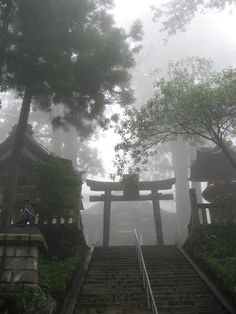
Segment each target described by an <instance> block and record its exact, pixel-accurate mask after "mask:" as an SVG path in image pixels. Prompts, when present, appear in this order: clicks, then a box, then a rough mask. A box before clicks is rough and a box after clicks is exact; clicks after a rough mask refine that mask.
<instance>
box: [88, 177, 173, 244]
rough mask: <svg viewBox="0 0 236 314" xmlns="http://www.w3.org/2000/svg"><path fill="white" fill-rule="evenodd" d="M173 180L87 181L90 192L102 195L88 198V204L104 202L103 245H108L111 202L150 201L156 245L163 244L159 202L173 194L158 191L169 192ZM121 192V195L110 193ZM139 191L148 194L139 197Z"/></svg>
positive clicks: (133, 178) (125, 178) (135, 178)
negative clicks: (99, 192) (101, 192)
mask: <svg viewBox="0 0 236 314" xmlns="http://www.w3.org/2000/svg"><path fill="white" fill-rule="evenodd" d="M173 184H175V178H172V179H168V180H162V181H139V180H138V176H136V175H135V176H125V177H123V180H122V181H121V182H100V181H93V180H87V185H88V186H89V187H90V189H91V191H103V192H104V194H102V195H94V196H90V202H101V201H102V202H104V214H103V245H104V246H108V245H109V238H110V216H111V202H113V201H152V203H153V216H154V223H155V230H156V239H157V243H158V244H163V233H162V223H161V213H160V203H159V201H160V200H172V199H173V194H161V193H159V191H160V190H170V189H171V188H172V186H173ZM113 191H114V192H116V193H117V192H122V195H117V194H112V192H113ZM140 191H150V192H151V193H150V194H146V195H140V193H139V192H140Z"/></svg>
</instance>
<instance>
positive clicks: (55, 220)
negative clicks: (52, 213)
mask: <svg viewBox="0 0 236 314" xmlns="http://www.w3.org/2000/svg"><path fill="white" fill-rule="evenodd" d="M0 215H1V210H0ZM78 222H79V217H76V215H74V216H70V217H61V216H58V217H50V218H44V217H41V216H40V215H37V216H36V217H35V219H34V220H33V222H32V223H30V224H29V225H71V224H78ZM15 223H16V219H12V221H11V225H14V224H15Z"/></svg>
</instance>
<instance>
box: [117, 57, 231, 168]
mask: <svg viewBox="0 0 236 314" xmlns="http://www.w3.org/2000/svg"><path fill="white" fill-rule="evenodd" d="M235 82H236V70H235V69H232V68H229V69H226V70H223V71H221V72H219V73H217V72H214V71H213V70H212V67H211V63H210V62H209V61H207V60H205V59H200V58H188V59H187V60H182V61H179V62H177V63H176V64H170V65H169V77H168V78H167V79H166V78H160V80H158V81H157V82H156V92H155V94H154V96H153V98H152V99H151V100H150V101H149V102H148V103H147V104H146V105H145V106H143V107H142V108H141V109H139V110H138V109H129V110H127V111H126V118H125V119H124V120H123V122H122V123H121V126H120V127H119V128H118V133H119V134H120V135H121V136H122V139H123V140H122V143H120V144H119V145H118V146H117V150H118V151H119V150H121V151H122V152H123V153H124V155H123V157H122V156H120V160H119V159H118V163H120V166H121V167H123V166H124V164H125V162H126V161H127V159H126V157H127V156H130V157H131V159H133V160H134V161H135V162H139V161H140V160H141V159H143V158H145V157H147V156H148V155H149V153H150V151H151V149H152V148H153V147H154V146H155V145H156V144H158V143H163V142H166V141H167V140H172V139H175V138H176V137H178V136H182V137H183V138H185V139H188V140H195V141H202V140H207V141H211V142H213V143H214V144H215V145H217V146H218V147H219V148H220V149H221V150H222V152H223V153H224V154H225V156H226V158H227V159H228V161H229V163H230V164H231V166H232V170H233V171H236V162H235V160H234V159H233V158H232V156H231V154H230V150H229V149H228V145H230V140H231V136H232V135H233V133H234V131H235V123H236V106H235V103H236V84H235ZM118 158H119V156H118ZM122 162H123V164H122Z"/></svg>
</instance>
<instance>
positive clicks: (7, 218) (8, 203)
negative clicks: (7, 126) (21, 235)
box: [1, 87, 32, 227]
mask: <svg viewBox="0 0 236 314" xmlns="http://www.w3.org/2000/svg"><path fill="white" fill-rule="evenodd" d="M31 99H32V93H31V89H30V87H26V88H25V92H24V98H23V101H22V106H21V112H20V116H19V121H18V125H17V129H16V133H15V139H14V144H13V149H12V154H11V160H10V169H9V173H8V180H7V185H6V188H5V191H4V196H3V202H2V213H1V225H2V226H4V227H8V226H9V225H10V224H11V219H12V213H13V205H14V200H15V194H16V187H17V179H18V174H19V169H20V161H21V156H22V152H23V145H24V139H25V133H26V129H27V123H28V118H29V112H30V104H31Z"/></svg>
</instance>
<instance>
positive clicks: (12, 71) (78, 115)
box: [0, 0, 134, 225]
mask: <svg viewBox="0 0 236 314" xmlns="http://www.w3.org/2000/svg"><path fill="white" fill-rule="evenodd" d="M111 5H112V1H111V0H91V1H89V0H41V1H38V0H9V1H0V25H1V26H2V28H1V34H0V39H1V43H0V66H1V78H0V81H1V90H2V91H5V90H8V89H14V90H15V91H16V92H17V95H18V97H21V98H22V106H21V112H20V117H19V122H18V127H17V130H16V134H15V143H14V147H13V151H12V158H11V169H10V173H9V180H8V184H7V187H6V191H5V195H4V201H3V208H2V224H4V225H9V223H10V219H11V215H12V206H13V202H14V194H15V193H14V191H15V187H16V184H17V176H18V171H19V165H20V158H21V153H22V147H23V142H24V136H25V132H26V126H27V121H28V117H29V113H30V108H31V105H32V106H33V107H35V108H40V109H43V110H45V111H50V110H51V108H52V107H53V106H54V105H57V104H61V103H63V104H64V112H63V114H62V115H60V116H56V117H54V118H53V121H52V122H53V125H54V126H58V125H64V126H65V125H66V124H67V123H70V124H72V125H74V126H75V127H76V128H77V130H78V132H79V133H80V135H85V134H86V135H87V134H88V133H89V132H92V131H93V129H94V126H95V121H96V122H97V123H98V124H101V125H102V124H103V123H104V119H103V112H104V108H105V105H106V104H111V103H113V102H118V103H120V104H125V103H128V102H131V101H132V100H133V98H132V93H131V89H130V86H129V72H128V70H129V68H130V67H131V66H132V65H133V64H134V60H133V56H132V49H133V48H132V49H131V47H130V45H129V36H128V35H127V34H126V33H125V31H124V30H123V29H120V28H117V27H116V26H115V25H114V22H113V19H112V16H111V15H110V14H108V13H107V9H108V8H110V7H111ZM130 36H132V37H133V38H134V34H131V35H130Z"/></svg>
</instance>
